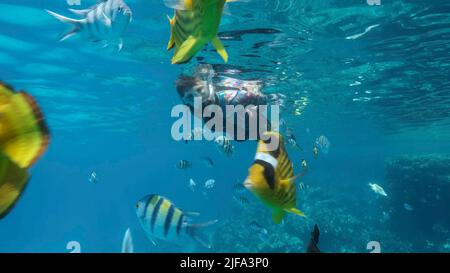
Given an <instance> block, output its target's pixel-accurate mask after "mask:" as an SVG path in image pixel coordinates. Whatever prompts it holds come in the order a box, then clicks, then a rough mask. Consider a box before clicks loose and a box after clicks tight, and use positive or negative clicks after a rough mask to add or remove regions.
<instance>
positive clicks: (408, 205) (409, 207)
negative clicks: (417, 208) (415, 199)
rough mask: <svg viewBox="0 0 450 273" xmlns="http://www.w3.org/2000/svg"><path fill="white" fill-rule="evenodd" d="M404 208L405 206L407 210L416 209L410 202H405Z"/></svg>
mask: <svg viewBox="0 0 450 273" xmlns="http://www.w3.org/2000/svg"><path fill="white" fill-rule="evenodd" d="M403 208H404V209H405V210H407V211H413V210H414V208H413V207H412V206H411V205H410V204H408V203H404V204H403Z"/></svg>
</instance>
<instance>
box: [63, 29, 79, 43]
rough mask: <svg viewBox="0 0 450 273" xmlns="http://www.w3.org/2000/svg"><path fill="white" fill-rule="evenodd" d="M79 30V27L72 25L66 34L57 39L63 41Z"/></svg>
mask: <svg viewBox="0 0 450 273" xmlns="http://www.w3.org/2000/svg"><path fill="white" fill-rule="evenodd" d="M79 30H80V29H79V28H77V27H74V28H73V29H72V30H70V31H69V32H67V33H66V34H64V35H63V36H62V37H61V38H60V39H59V41H60V42H62V41H65V40H67V39H69V38H70V37H72V36H75V35H77V33H78V31H79Z"/></svg>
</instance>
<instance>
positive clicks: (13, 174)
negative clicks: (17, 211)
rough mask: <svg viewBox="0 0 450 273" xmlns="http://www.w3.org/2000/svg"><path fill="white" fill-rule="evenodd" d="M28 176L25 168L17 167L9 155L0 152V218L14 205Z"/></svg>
mask: <svg viewBox="0 0 450 273" xmlns="http://www.w3.org/2000/svg"><path fill="white" fill-rule="evenodd" d="M28 179H29V176H28V173H27V171H26V170H25V169H23V168H21V167H19V166H18V165H17V164H16V163H14V162H13V161H12V160H11V159H10V158H9V157H7V156H6V155H4V154H3V153H1V154H0V219H1V218H3V217H5V216H6V215H7V214H8V213H9V212H10V211H11V210H12V208H13V207H14V205H15V204H16V202H17V200H18V199H19V197H20V195H21V194H22V192H23V190H24V189H25V187H26V185H27V182H28Z"/></svg>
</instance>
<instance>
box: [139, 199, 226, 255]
mask: <svg viewBox="0 0 450 273" xmlns="http://www.w3.org/2000/svg"><path fill="white" fill-rule="evenodd" d="M136 214H137V217H138V218H139V222H140V223H141V226H142V228H143V229H144V231H145V232H146V234H147V236H148V237H149V238H150V239H151V240H152V241H153V238H158V239H162V240H166V241H172V242H175V241H178V240H181V239H183V237H191V238H193V239H194V240H196V241H198V242H199V243H200V244H202V245H203V246H205V247H207V248H211V245H210V244H209V242H208V240H206V239H204V238H203V236H202V234H201V229H202V228H204V227H207V226H210V225H212V224H215V223H216V222H217V220H213V221H209V222H206V223H202V224H191V223H189V222H188V220H189V217H190V216H198V213H193V212H184V211H182V210H180V209H179V208H177V207H175V205H174V204H173V203H172V202H171V201H169V200H168V199H167V198H165V197H163V196H160V195H156V194H151V195H147V196H145V197H144V198H142V199H141V200H139V202H138V203H137V204H136Z"/></svg>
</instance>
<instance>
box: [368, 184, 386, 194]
mask: <svg viewBox="0 0 450 273" xmlns="http://www.w3.org/2000/svg"><path fill="white" fill-rule="evenodd" d="M369 187H370V188H371V189H372V190H373V191H374V192H375V193H378V194H379V195H382V196H387V193H386V192H385V191H384V189H383V188H382V187H381V186H380V185H378V184H375V183H369Z"/></svg>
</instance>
